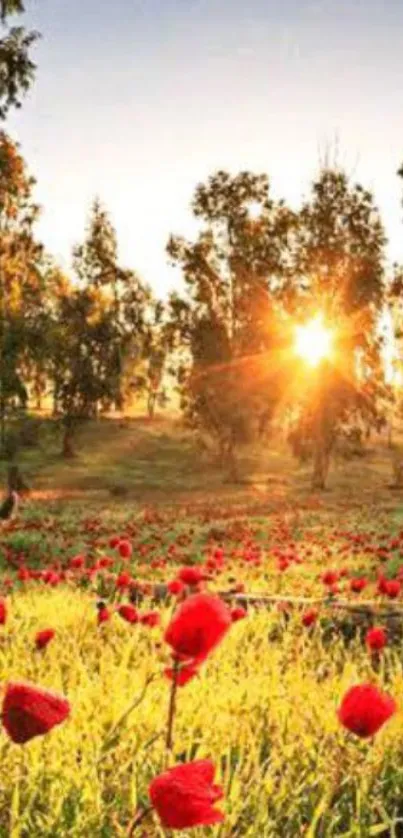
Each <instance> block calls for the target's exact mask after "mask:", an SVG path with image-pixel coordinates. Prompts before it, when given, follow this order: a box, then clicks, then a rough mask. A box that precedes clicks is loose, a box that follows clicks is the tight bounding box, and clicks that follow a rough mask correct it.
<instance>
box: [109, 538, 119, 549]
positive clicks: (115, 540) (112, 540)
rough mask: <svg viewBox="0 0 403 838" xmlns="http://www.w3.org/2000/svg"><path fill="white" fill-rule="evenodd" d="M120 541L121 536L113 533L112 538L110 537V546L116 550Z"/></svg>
mask: <svg viewBox="0 0 403 838" xmlns="http://www.w3.org/2000/svg"><path fill="white" fill-rule="evenodd" d="M119 542H120V538H119V536H118V535H113V536H112V538H110V539H109V547H110V548H111V550H114V549H115V547H117V546H118V544H119Z"/></svg>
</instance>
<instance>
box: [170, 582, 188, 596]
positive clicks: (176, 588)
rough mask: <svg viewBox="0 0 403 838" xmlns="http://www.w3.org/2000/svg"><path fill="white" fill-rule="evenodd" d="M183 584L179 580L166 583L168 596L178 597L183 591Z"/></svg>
mask: <svg viewBox="0 0 403 838" xmlns="http://www.w3.org/2000/svg"><path fill="white" fill-rule="evenodd" d="M184 587H185V586H184V584H183V582H181V580H180V579H173V580H172V582H168V584H167V588H168V591H169V593H170V594H172V595H173V596H178V595H179V594H181V593H182V592H183V590H184Z"/></svg>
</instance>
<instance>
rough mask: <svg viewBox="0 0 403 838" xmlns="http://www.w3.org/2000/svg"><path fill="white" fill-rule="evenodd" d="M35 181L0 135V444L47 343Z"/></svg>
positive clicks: (25, 396)
mask: <svg viewBox="0 0 403 838" xmlns="http://www.w3.org/2000/svg"><path fill="white" fill-rule="evenodd" d="M34 183H35V182H34V180H33V178H31V177H30V176H29V175H28V173H27V171H26V167H25V163H24V161H23V159H22V157H21V155H20V153H19V150H18V146H17V145H16V144H15V143H13V142H12V140H11V139H10V138H9V137H8V136H7V135H6V134H5V133H4V132H2V133H0V229H1V236H0V348H1V352H0V443H1V444H4V439H5V429H6V418H7V415H8V414H9V413H10V411H13V410H15V409H16V408H25V407H26V405H27V401H28V391H27V385H26V376H25V372H26V366H27V363H28V359H29V364H30V365H31V367H32V366H36V365H37V363H38V361H39V358H40V355H41V351H42V350H43V347H44V344H45V334H46V330H45V328H44V327H45V322H46V321H45V318H44V311H46V290H47V289H46V274H45V272H44V269H43V268H44V259H43V248H42V246H41V245H40V244H39V243H38V242H37V240H36V238H35V233H34V225H35V222H36V220H37V217H38V208H37V206H36V205H35V204H34V202H33V200H32V190H33V186H34Z"/></svg>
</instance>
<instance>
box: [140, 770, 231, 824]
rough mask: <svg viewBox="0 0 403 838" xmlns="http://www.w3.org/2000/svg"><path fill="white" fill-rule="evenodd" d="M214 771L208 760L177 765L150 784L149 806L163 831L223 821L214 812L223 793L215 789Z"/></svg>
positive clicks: (220, 789) (216, 810) (218, 813)
mask: <svg viewBox="0 0 403 838" xmlns="http://www.w3.org/2000/svg"><path fill="white" fill-rule="evenodd" d="M214 773H215V768H214V765H213V763H212V762H211V761H210V760H196V761H195V762H188V763H184V764H183V765H176V766H175V767H174V768H170V769H168V771H165V772H164V773H163V774H160V775H159V776H158V777H155V779H154V780H153V781H152V782H151V783H150V786H149V795H150V800H151V803H152V805H153V806H154V808H155V810H156V811H157V813H158V816H159V818H160V821H161V823H162V825H163V826H164V827H165V828H166V829H191V828H192V827H194V826H210V825H211V824H214V823H220V822H221V821H223V820H224V815H223V813H222V812H220V811H219V810H218V809H215V808H214V804H215V803H216V802H217V800H221V798H222V797H223V795H224V792H223V790H222V788H221V786H216V785H214Z"/></svg>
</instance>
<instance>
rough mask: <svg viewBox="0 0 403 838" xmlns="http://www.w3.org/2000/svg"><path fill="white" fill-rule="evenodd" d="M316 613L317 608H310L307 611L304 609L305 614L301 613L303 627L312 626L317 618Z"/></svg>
mask: <svg viewBox="0 0 403 838" xmlns="http://www.w3.org/2000/svg"><path fill="white" fill-rule="evenodd" d="M318 613H319V612H318V610H317V608H310V609H309V611H305V614H303V615H302V625H303V626H305V628H309V626H313V624H314V623H316V620H317V619H318Z"/></svg>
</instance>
